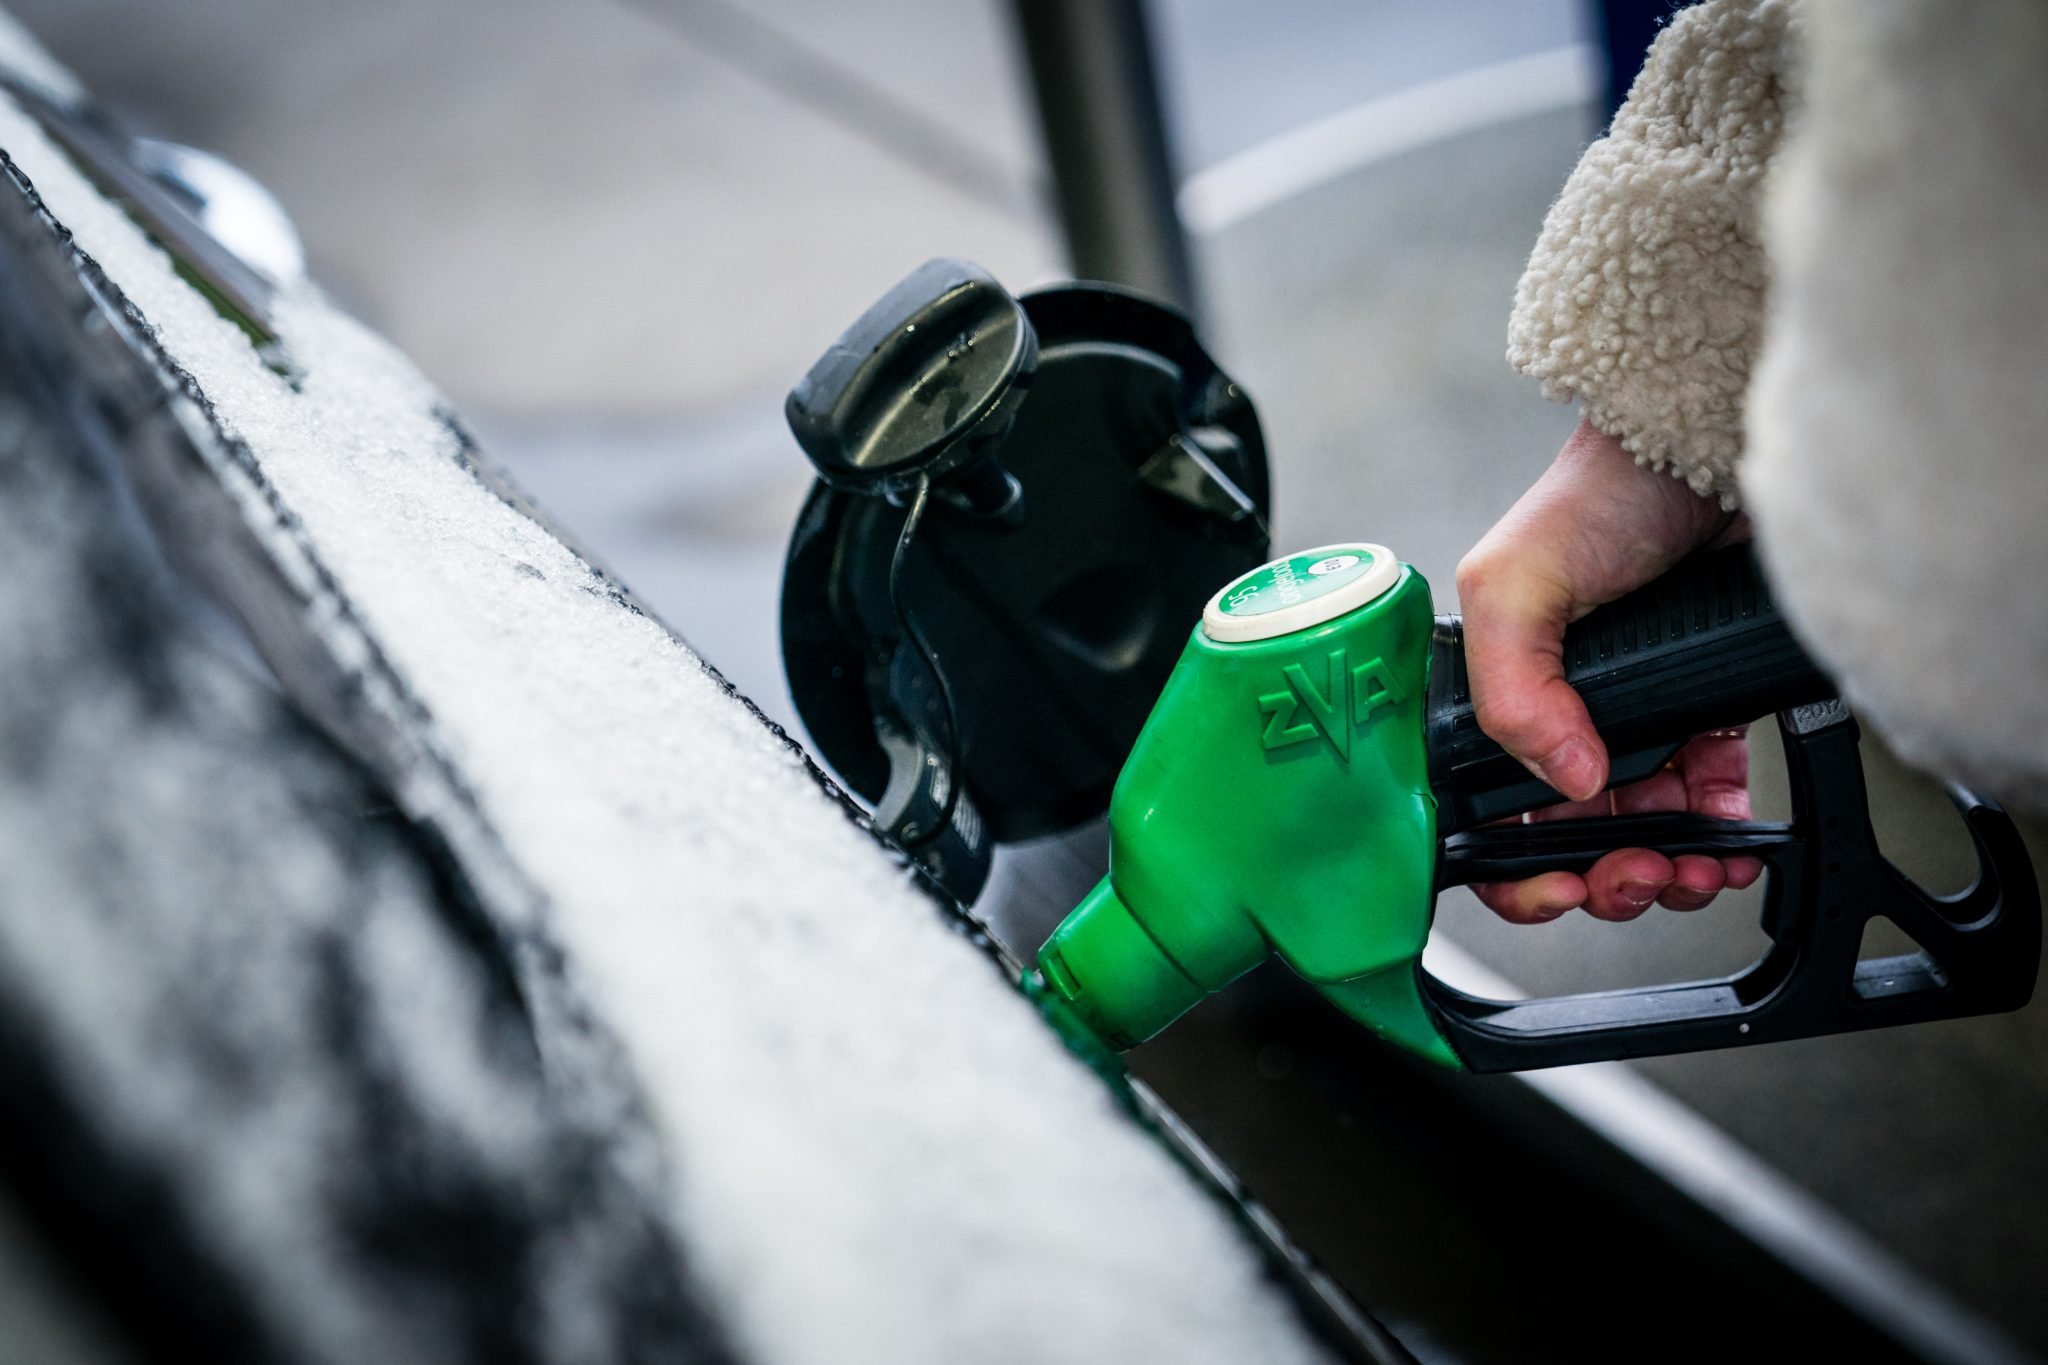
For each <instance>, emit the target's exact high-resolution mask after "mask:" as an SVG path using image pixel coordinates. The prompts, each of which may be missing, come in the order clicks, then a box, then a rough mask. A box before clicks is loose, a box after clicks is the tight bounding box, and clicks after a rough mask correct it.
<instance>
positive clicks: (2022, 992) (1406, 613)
mask: <svg viewBox="0 0 2048 1365" xmlns="http://www.w3.org/2000/svg"><path fill="white" fill-rule="evenodd" d="M1565 673H1566V678H1567V680H1568V681H1570V682H1571V683H1572V684H1573V685H1574V686H1575V687H1576V688H1578V690H1579V692H1580V695H1581V696H1582V697H1583V698H1584V700H1585V701H1586V704H1587V708H1588V710H1589V712H1590V713H1591V714H1592V716H1593V719H1594V723H1595V725H1596V726H1598V727H1599V729H1600V730H1601V733H1602V735H1603V737H1604V738H1605V739H1606V740H1607V743H1608V746H1609V751H1610V768H1611V776H1612V780H1613V781H1615V782H1617V783H1620V782H1626V781H1632V780H1636V779H1638V778H1641V777H1644V776H1647V775H1648V774H1649V773H1651V772H1653V771H1655V770H1656V769H1657V768H1658V767H1661V766H1662V765H1663V764H1664V763H1666V762H1667V761H1669V760H1670V758H1671V757H1672V755H1673V754H1674V753H1675V751H1676V750H1677V749H1678V747H1679V746H1680V745H1681V744H1683V743H1684V742H1685V741H1686V740H1687V739H1689V738H1690V737H1691V736H1693V735H1695V734H1698V733H1700V732H1701V731H1704V730H1708V729H1714V728H1719V727H1721V726H1726V725H1732V724H1738V723H1741V722H1744V721H1747V720H1750V719H1753V718H1755V717H1756V716H1759V715H1763V714H1768V713H1770V712H1773V711H1776V712H1778V715H1779V728H1780V731H1781V733H1782V735H1783V738H1784V743H1785V750H1786V762H1787V768H1788V773H1789V776H1790V785H1791V789H1792V796H1793V803H1794V806H1795V810H1794V818H1793V820H1792V821H1790V822H1788V823H1784V824H1761V823H1752V822H1723V821H1713V820H1706V819H1702V818H1699V817H1694V816H1690V815H1685V814H1654V815H1643V816H1625V817H1613V818H1608V819H1599V820H1562V821H1549V822H1539V823H1536V824H1524V823H1519V822H1517V823H1508V824H1501V823H1497V822H1499V821H1501V820H1502V819H1504V818H1505V817H1510V816H1514V815H1517V814H1519V813H1521V812H1524V811H1527V810H1531V809H1533V808H1535V807H1538V806H1541V805H1546V804H1549V803H1551V802H1554V801H1557V800H1561V799H1562V798H1561V797H1559V796H1558V794H1557V793H1555V792H1553V791H1551V790H1550V789H1549V788H1548V787H1546V786H1544V785H1543V784H1542V783H1541V782H1540V781H1538V780H1537V779H1535V778H1533V777H1531V776H1530V775H1529V773H1528V772H1527V771H1526V770H1525V769H1524V768H1522V766H1521V765H1520V764H1519V763H1517V762H1516V761H1515V760H1514V759H1512V758H1511V757H1509V756H1508V755H1507V754H1505V753H1504V752H1502V751H1501V750H1500V749H1499V747H1498V746H1497V745H1495V744H1493V743H1492V741H1491V740H1489V739H1488V738H1487V737H1486V736H1485V735H1484V734H1483V733H1482V732H1481V731H1480V730H1479V727H1478V724H1477V720H1476V717H1475V715H1474V711H1473V707H1472V700H1471V694H1470V688H1469V686H1468V684H1467V679H1466V675H1465V662H1464V642H1463V633H1462V628H1461V626H1460V623H1459V622H1458V621H1457V619H1456V618H1455V617H1436V616H1434V615H1433V613H1432V608H1431V603H1430V595H1429V588H1428V585H1427V583H1426V582H1425V581H1424V580H1423V578H1422V576H1421V575H1420V574H1419V573H1417V572H1416V571H1415V570H1414V569H1413V568H1411V567H1409V566H1407V565H1405V564H1402V563H1400V562H1399V561H1398V560H1396V559H1395V558H1394V556H1393V555H1392V554H1391V553H1390V552H1389V551H1388V550H1387V549H1385V548H1384V547H1382V546H1378V545H1370V544H1344V545H1330V546H1324V547H1322V548H1320V549H1316V550H1310V551H1308V552H1306V553H1302V554H1296V555H1291V556H1289V557H1287V558H1285V559H1280V560H1276V561H1274V562H1272V563H1270V564H1267V565H1265V566H1263V567H1261V568H1259V569H1256V570H1253V571H1252V572H1250V573H1248V574H1245V575H1243V576H1242V577H1240V578H1238V579H1236V580H1234V581H1233V582H1231V583H1230V584H1228V585H1227V586H1225V587H1224V588H1223V589H1222V590H1221V591H1220V592H1218V593H1217V594H1216V595H1215V597H1214V598H1212V599H1211V600H1210V602H1209V604H1208V607H1207V608H1206V609H1205V611H1204V612H1203V616H1202V621H1201V623H1200V625H1198V626H1197V627H1196V629H1195V631H1194V632H1193V635H1192V637H1191V638H1190V639H1189V641H1188V643H1187V647H1186V649H1185V650H1184V651H1183V653H1182V655H1181V657H1180V661H1179V663H1178V664H1177V666H1176V667H1175V669H1174V672H1173V673H1172V675H1171V677H1170V678H1169V679H1168V681H1167V683H1166V686H1165V689H1164V691H1163V692H1162V693H1161V694H1160V696H1159V699H1158V702H1157V703H1156V705H1155V706H1154V708H1153V710H1152V713H1151V716H1150V718H1149V719H1148V720H1147V721H1146V723H1145V725H1144V728H1143V729H1142V731H1141V732H1140V733H1139V736H1138V739H1137V742H1136V745H1135V747H1134V748H1133V749H1132V751H1131V753H1130V756H1129V759H1128V760H1127V762H1126V763H1125V765H1124V768H1123V771H1122V774H1121V775H1120V777H1119V778H1118V780H1117V783H1116V787H1115V792H1114V795H1113V796H1112V798H1111V801H1110V808H1109V850H1110V865H1109V875H1108V876H1107V877H1106V878H1104V879H1103V881H1102V882H1101V884H1100V885H1098V886H1097V887H1096V888H1095V889H1094V891H1092V892H1091V893H1090V894H1089V895H1088V897H1087V898H1086V899H1085V900H1084V901H1083V902H1082V903H1081V904H1080V905H1079V906H1078V907H1077V908H1075V910H1074V911H1073V912H1072V913H1071V914H1069V915H1068V916H1067V918H1066V920H1065V921H1064V922H1063V923H1062V924H1061V925H1060V926H1059V928H1058V929H1057V930H1056V931H1055V932H1054V933H1053V935H1052V938H1051V939H1050V940H1049V941H1048V942H1047V944H1046V945H1045V947H1044V949H1043V951H1042V952H1041V954H1040V956H1039V969H1040V972H1041V974H1042V977H1043V985H1044V989H1045V990H1046V991H1048V992H1050V993H1051V994H1052V995H1054V996H1056V997H1057V998H1058V999H1059V1000H1061V1001H1062V1002H1064V1003H1065V1005H1066V1006H1067V1007H1068V1009H1069V1010H1070V1011H1071V1014H1072V1016H1073V1017H1076V1018H1078V1019H1080V1020H1082V1021H1084V1022H1085V1023H1086V1024H1087V1025H1088V1027H1090V1028H1091V1029H1092V1030H1093V1031H1094V1032H1095V1033H1096V1034H1097V1035H1098V1036H1099V1037H1100V1038H1102V1039H1103V1040H1105V1041H1107V1042H1108V1043H1109V1044H1110V1045H1111V1046H1113V1047H1116V1048H1128V1047H1131V1046H1134V1045H1135V1044H1137V1043H1140V1042H1143V1041H1144V1040H1145V1039H1147V1038H1150V1037H1151V1036H1153V1035H1154V1034H1156V1033H1158V1032H1159V1031H1160V1030H1162V1029H1164V1028H1165V1027H1166V1026H1167V1025H1169V1024H1170V1023H1172V1022H1173V1021H1174V1020H1175V1019H1176V1018H1178V1017H1179V1016H1180V1015H1182V1014H1184V1013H1185V1012H1186V1011H1188V1010H1189V1009H1191V1008H1192V1007H1193V1006H1195V1005H1196V1004H1198V1003H1199V1002H1200V1001H1201V1000H1202V999H1203V998H1204V997H1205V996H1207V995H1209V994H1210V993H1212V992H1214V991H1217V990H1220V989H1222V988H1223V987H1224V986H1225V985H1227V984H1228V983H1229V982H1231V981H1232V980H1234V979H1235V978H1237V977H1238V976H1241V975H1243V974H1244V973H1245V972H1247V971H1249V970H1251V969H1252V968H1253V967H1255V966H1257V965H1258V964H1259V963H1260V962H1261V961H1263V960H1264V959H1265V958H1267V957H1268V956H1270V955H1277V956H1278V957H1280V958H1281V959H1282V960H1283V961H1285V962H1286V963H1287V964H1288V965H1289V966H1290V967H1292V968H1293V969H1294V970H1295V971H1296V972H1297V973H1299V974H1300V975H1301V976H1302V977H1304V978H1306V979H1307V980H1308V982H1309V983H1311V984H1312V985H1313V986H1314V987H1315V988H1316V989H1318V990H1319V991H1321V992H1322V993H1323V994H1324V995H1325V996H1327V997H1328V998H1329V999H1330V1000H1332V1001H1333V1002H1334V1003H1335V1004H1337V1005H1338V1006H1339V1007H1340V1008H1342V1009H1343V1010H1344V1011H1345V1012H1346V1013H1347V1014H1349V1015H1350V1016H1351V1017H1352V1018H1354V1019H1356V1020H1358V1021H1359V1022H1360V1023H1362V1024H1364V1025H1365V1026H1366V1027H1367V1028H1369V1029H1371V1030H1372V1031H1373V1032H1375V1033H1376V1034H1378V1035H1379V1036H1380V1037H1381V1038H1383V1039H1385V1040H1387V1041H1389V1042H1392V1043H1394V1044H1397V1045H1398V1046H1401V1047H1403V1048H1406V1049H1408V1050H1410V1051H1412V1052H1415V1053H1418V1054H1420V1055H1422V1056H1424V1057H1426V1058H1428V1059H1430V1060H1432V1061H1434V1062H1437V1063H1440V1064H1442V1065H1445V1066H1450V1067H1462V1068H1469V1069H1472V1070H1479V1071H1495V1070H1519V1069H1525V1068H1529V1067H1540V1066H1551V1065H1558V1064H1562V1063H1571V1062H1584V1061H1593V1060H1603V1059H1608V1058H1613V1057H1626V1056H1645V1055H1655V1054H1659V1053H1667V1052H1681V1051H1693V1050H1699V1049H1704V1048H1716V1047H1732V1046H1746V1045H1749V1044H1753V1043H1759V1042H1767V1041H1772V1040H1776V1039H1781V1038H1792V1037H1802V1036H1809V1035H1813V1034H1821V1033H1833V1032H1841V1031H1844V1030H1847V1029H1856V1028H1869V1027H1879V1026H1885V1025H1890V1024H1900V1023H1910V1022H1918V1021H1920V1020H1925V1019H1936V1018H1950V1017H1954V1016H1956V1015H1960V1014H1975V1013H1987V1012H1991V1011H1994V1010H2003V1009H2013V1008H2017V1007H2018V1006H2019V1005H2021V1004H2024V1003H2025V1001H2026V1000H2027V998H2028V996H2029V995H2030V993H2031V991H2032V987H2033V979H2034V974H2035V969H2036V966H2037V964H2038V960H2039V954H2040V914H2039V897H2038V892H2037V890H2036V887H2035V881H2034V876H2033V869H2032V865H2031V864H2030V863H2029V862H2028V860H2027V855H2026V852H2025V849H2024V847H2023V846H2022V845H2021V844H2020V842H2019V839H2018V835H2017V833H2016V832H2015V830H2014V829H2013V826H2012V823H2011V821H2010V820H2009V819H2007V818H2006V816H2005V815H2004V813H2003V812H2002V811H2000V810H1999V809H1998V808H1997V807H1996V806H1995V805H1992V804H1991V803H1989V802H1988V801H1985V800H1983V799H1981V798H1978V797H1975V796H1973V795H1971V794H1970V793H1968V792H1962V791H1958V792H1957V793H1956V802H1957V805H1958V807H1959V809H1960V810H1961V812H1962V815H1963V818H1964V821H1965V824H1966V825H1967V827H1968V829H1969V832H1970V835H1971V837H1972V839H1973V840H1974V841H1975V843H1976V846H1977V851H1978V855H1979V875H1978V880H1977V883H1976V885H1975V887H1974V888H1973V889H1972V890H1971V891H1970V892H1969V893H1967V894H1966V896H1965V897H1964V898H1963V900H1961V901H1952V900H1942V899H1940V898H1937V897H1933V896H1931V895H1929V894H1928V893H1927V892H1925V891H1924V890H1922V889H1921V888H1919V887H1918V886H1916V885H1914V884H1912V883H1911V882H1909V881H1907V880H1906V879H1905V878H1904V877H1902V876H1900V875H1899V874H1898V873H1897V871H1896V870H1895V869H1892V868H1891V867H1890V865H1889V864H1888V863H1886V862H1885V861H1884V860H1883V858H1882V857H1881V856H1880V855H1879V854H1878V852H1877V849H1876V846H1875V842H1874V836H1873V835H1872V834H1871V830H1870V822H1869V816H1868V812H1867V810H1866V808H1865V799H1864V790H1863V782H1862V769H1861V764H1860V759H1859V757H1858V754H1857V749H1856V743H1857V731H1856V724H1855V721H1854V719H1853V718H1852V717H1851V716H1850V715H1849V713H1848V712H1847V711H1846V709H1844V708H1843V707H1842V705H1841V703H1840V702H1838V701H1835V700H1833V699H1832V695H1831V694H1832V687H1831V685H1830V684H1829V683H1828V681H1827V679H1826V678H1825V676H1824V675H1822V674H1821V673H1820V671H1819V670H1818V669H1817V668H1815V667H1814V665H1813V664H1812V663H1811V661H1810V660H1808V659H1807V657H1806V655H1805V654H1804V652H1803V651H1802V650H1801V649H1800V647H1799V646H1798V644H1797V643H1796V642H1795V641H1794V640H1793V639H1792V637H1791V635H1790V634H1789V632H1788V631H1787V630H1786V629H1785V626H1784V624H1783V622H1782V620H1781V619H1780V617H1779V616H1778V614H1777V611H1776V608H1775V606H1774V605H1773V604H1772V602H1771V600H1770V597H1769V593H1768V591H1767V588H1766V586H1765V583H1764V580H1763V578H1762V576H1761V573H1760V571H1759V570H1758V567H1757V565H1756V562H1755V559H1754V557H1753V556H1752V555H1751V554H1750V552H1749V551H1748V550H1747V548H1746V547H1745V548H1738V549H1735V550H1731V551H1720V552H1715V553H1713V554H1708V555H1702V556H1698V557H1696V558H1695V559H1693V560H1691V561H1688V562H1687V563H1686V564H1684V565H1681V566H1680V567H1679V568H1677V569H1675V570H1673V571H1672V572H1671V573H1670V574H1669V575H1667V576H1666V577H1665V578H1664V579H1660V580H1658V581H1657V582H1656V583H1653V584H1651V585H1649V586H1648V587H1646V588H1644V589H1640V590H1638V591H1637V592H1636V593H1633V594H1631V595H1630V596H1628V597H1626V598H1623V599H1622V600H1620V601H1619V602H1616V603H1612V604H1610V605H1609V606H1607V607H1603V608H1601V609H1600V610H1599V611H1597V612H1595V613H1593V614H1591V615H1590V616H1588V617H1586V618H1585V619H1583V620H1582V621H1580V622H1578V623H1576V624H1574V625H1573V626H1572V627H1571V628H1570V629H1569V630H1568V631H1567V632H1566V637H1565ZM1630 847H1649V848H1657V849H1660V850H1662V851H1664V852H1666V853H1668V854H1671V855H1673V856H1676V855H1678V854H1682V853H1701V854H1708V855H1716V856H1729V855H1732V854H1737V853H1740V854H1745V855H1747V856H1753V857H1758V858H1760V859H1762V860H1763V862H1764V863H1765V866H1766V867H1767V869H1768V870H1769V882H1768V886H1767V891H1766V896H1765V904H1764V909H1763V927H1764V930H1765V933H1766V934H1767V935H1768V936H1769V937H1770V939H1771V940H1772V946H1771V948H1770V950H1769V951H1768V952H1767V953H1766V954H1765V956H1764V957H1763V958H1762V959H1760V960H1759V961H1758V962H1757V963H1756V964H1755V965H1754V966H1752V967H1751V968H1750V969H1749V970H1748V971H1746V972H1743V973H1739V974H1737V975H1735V976H1733V977H1728V978H1724V979H1720V980H1715V981H1702V982H1689V983H1676V984H1671V985H1660V986H1655V987H1648V988H1643V989H1639V990H1627V991H1609V992H1602V993H1599V994H1593V995H1582V996H1570V997H1562V998H1556V999H1550V1000H1536V1001H1493V1000H1482V999H1478V998H1476V997H1473V996H1470V995H1466V994H1464V993H1462V992H1460V991H1457V990H1455V989H1453V988H1451V987H1449V986H1447V985H1445V984H1444V983H1443V982H1441V981H1438V980H1436V979H1435V978H1434V977H1433V976H1431V975H1430V973H1429V972H1427V971H1426V970H1425V969H1424V968H1423V967H1422V964H1421V956H1422V950H1423V946H1424V944H1425V942H1426V941H1427V939H1428V936H1429V931H1430V925H1431V921H1432V919H1433V916H1434V912H1435V903H1436V897H1437V894H1438V892H1439V891H1440V890H1441V889H1443V888H1444V887H1447V886H1452V885H1458V884H1467V883H1472V882H1481V881H1500V880H1510V879H1515V878H1519V877H1526V876H1532V875H1535V874H1537V873H1539V872H1543V871H1549V870H1553V869H1557V868H1565V869H1571V870H1577V871H1581V872H1583V871H1584V870H1586V869H1587V868H1589V867H1590V866H1591V865H1592V863H1593V862H1594V861H1595V860H1597V859H1598V858H1599V857H1600V856H1601V855H1602V854H1604V853H1606V852H1608V851H1611V850H1612V849H1615V848H1630ZM1822 907H1826V909H1825V911H1823V908H1822ZM1875 915H1884V916H1887V917H1889V918H1890V919H1892V921H1893V922H1894V923H1896V924H1899V925H1900V926H1901V927H1904V928H1906V929H1907V931H1908V932H1909V933H1910V934H1912V935H1913V937H1914V938H1915V939H1916V940H1917V941H1918V942H1919V944H1920V945H1921V948H1922V951H1921V952H1920V953H1918V954H1916V955H1911V956H1908V957H1901V958H1886V959H1878V960H1876V961H1874V962H1859V961H1858V949H1859V947H1860V942H1861V938H1862V927H1863V925H1864V923H1865V922H1866V921H1867V920H1868V919H1870V918H1871V917H1873V916H1875Z"/></svg>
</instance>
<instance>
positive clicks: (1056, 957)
mask: <svg viewBox="0 0 2048 1365" xmlns="http://www.w3.org/2000/svg"><path fill="white" fill-rule="evenodd" d="M1038 966H1039V970H1040V971H1042V972H1044V973H1045V984H1046V986H1047V987H1048V988H1049V989H1050V990H1051V991H1052V992H1053V994H1055V995H1057V996H1058V997H1059V998H1060V1000H1062V1001H1063V1002H1064V1003H1065V1004H1066V1005H1067V1006H1068V1007H1069V1008H1070V1009H1071V1010H1072V1011H1073V1012H1074V1014H1075V1015H1076V1016H1077V1017H1078V1018H1079V1019H1080V1020H1081V1021H1082V1022H1083V1023H1085V1024H1086V1025H1087V1026H1088V1027H1089V1028H1090V1029H1092V1030H1093V1031H1094V1032H1095V1034H1096V1036H1097V1037H1099V1038H1101V1039H1102V1040H1103V1041H1104V1042H1107V1043H1108V1044H1109V1045H1110V1046H1112V1047H1115V1048H1118V1049H1122V1048H1129V1047H1136V1046H1137V1045H1138V1044H1139V1043H1142V1042H1144V1041H1145V1040H1146V1039H1147V1038H1150V1037H1151V1036H1152V1035H1154V1034H1155V1033H1158V1032H1159V1031H1160V1030H1161V1029H1163V1028H1165V1027H1166V1026H1167V1025H1168V1024H1170V1023H1172V1022H1173V1021H1174V1020H1176V1019H1178V1018H1180V1017H1181V1016H1182V1015H1183V1014H1186V1013H1187V1012H1188V1011H1189V1010H1191V1009H1193V1008H1194V1007H1195V1006H1196V1005H1197V1004H1199V1003H1201V1000H1202V997H1203V996H1205V995H1207V994H1208V991H1207V990H1205V989H1204V988H1203V987H1202V986H1200V985H1198V984H1197V983H1196V982H1195V981H1194V979H1193V978H1191V977H1190V976H1189V975H1188V974H1187V973H1186V972H1185V971H1183V970H1182V969H1181V966H1180V964H1179V963H1177V962H1175V961H1174V960H1173V958H1172V957H1171V956H1170V955H1169V954H1168V953H1167V951H1166V950H1165V949H1164V948H1162V947H1160V946H1159V941H1158V940H1157V939H1155V938H1153V937H1152V935H1151V934H1150V933H1148V932H1147V931H1146V929H1145V926H1144V924H1143V923H1141V922H1140V921H1139V919H1138V917H1137V916H1136V915H1133V914H1132V913H1131V909H1130V907H1129V906H1127V905H1125V904H1124V903H1123V901H1122V900H1121V899H1120V898H1119V897H1118V896H1117V894H1116V888H1115V887H1114V886H1112V885H1111V884H1110V881H1109V878H1107V877H1104V878H1103V879H1102V881H1101V882H1100V883H1098V884H1097V885H1096V887H1095V889H1094V890H1093V891H1091V892H1089V893H1088V896H1087V898H1086V899H1085V900H1083V901H1082V902H1081V903H1080V905H1078V906H1076V907H1075V908H1074V911H1073V913H1071V914H1069V915H1068V916H1067V918H1066V920H1065V921H1064V922H1063V923H1061V925H1060V927H1059V929H1058V930H1057V931H1056V932H1055V933H1054V934H1053V936H1052V940H1051V941H1050V942H1049V943H1047V944H1046V946H1045V950H1044V951H1043V952H1041V953H1040V954H1039V958H1038Z"/></svg>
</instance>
